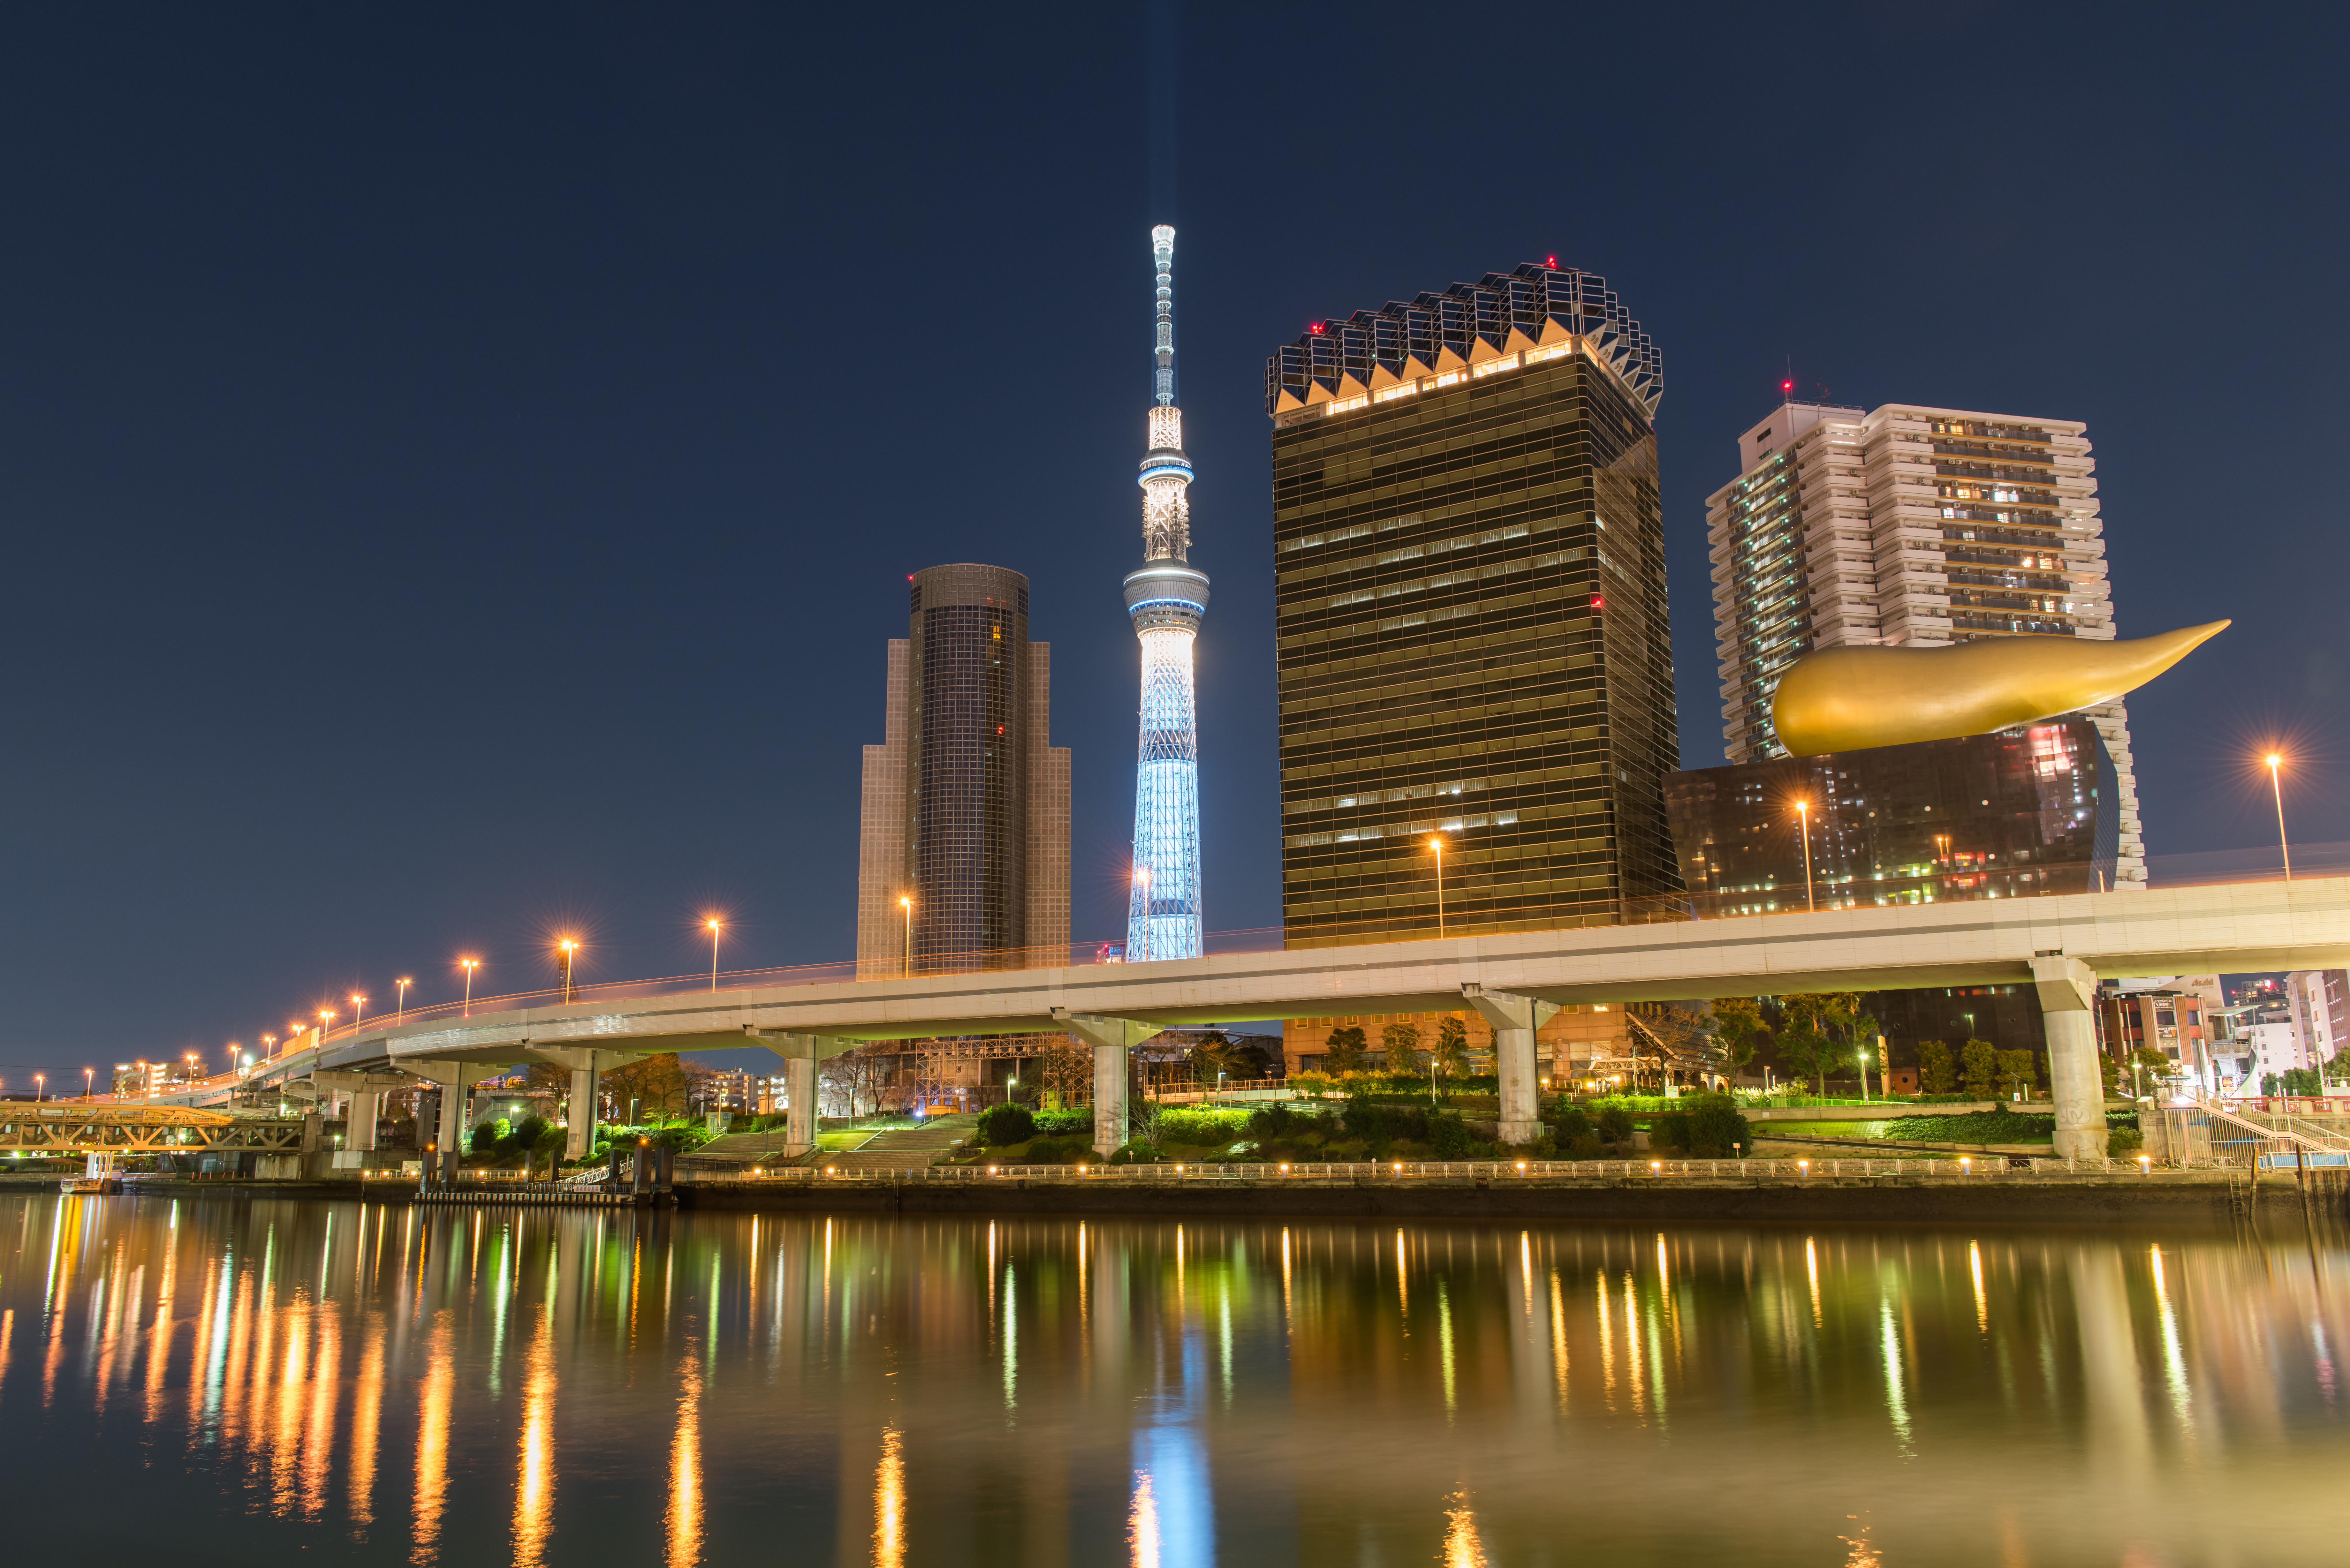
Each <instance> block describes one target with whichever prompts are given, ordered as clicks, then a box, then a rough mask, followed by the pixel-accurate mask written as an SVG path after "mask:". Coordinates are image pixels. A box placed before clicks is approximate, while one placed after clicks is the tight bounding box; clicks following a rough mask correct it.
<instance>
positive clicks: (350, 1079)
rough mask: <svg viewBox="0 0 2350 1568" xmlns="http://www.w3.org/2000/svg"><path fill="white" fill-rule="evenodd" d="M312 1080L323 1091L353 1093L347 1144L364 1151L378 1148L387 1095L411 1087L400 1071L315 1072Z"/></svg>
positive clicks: (347, 1116)
mask: <svg viewBox="0 0 2350 1568" xmlns="http://www.w3.org/2000/svg"><path fill="white" fill-rule="evenodd" d="M310 1079H311V1082H313V1083H315V1084H317V1085H318V1087H319V1088H320V1089H322V1090H332V1091H336V1092H338V1093H342V1094H347V1095H348V1096H350V1097H351V1107H350V1109H349V1110H348V1112H346V1113H345V1114H344V1117H343V1147H345V1148H347V1149H356V1150H358V1151H359V1152H360V1153H362V1154H371V1153H373V1152H374V1150H375V1128H376V1123H378V1122H380V1121H381V1120H382V1119H383V1097H384V1096H386V1095H388V1094H390V1093H392V1092H393V1091H395V1090H399V1089H405V1088H407V1087H408V1086H409V1080H408V1079H407V1078H406V1077H405V1076H404V1075H400V1074H398V1073H333V1072H328V1073H313V1074H311V1075H310Z"/></svg>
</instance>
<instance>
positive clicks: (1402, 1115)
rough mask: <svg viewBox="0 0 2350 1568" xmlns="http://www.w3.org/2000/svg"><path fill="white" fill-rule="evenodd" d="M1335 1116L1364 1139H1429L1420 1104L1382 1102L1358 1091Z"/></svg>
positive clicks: (1351, 1132)
mask: <svg viewBox="0 0 2350 1568" xmlns="http://www.w3.org/2000/svg"><path fill="white" fill-rule="evenodd" d="M1338 1119H1339V1122H1340V1124H1341V1125H1343V1126H1344V1127H1346V1129H1347V1132H1348V1133H1349V1134H1350V1135H1352V1136H1353V1137H1358V1138H1362V1139H1364V1140H1365V1141H1366V1142H1370V1141H1377V1142H1379V1143H1381V1144H1388V1143H1396V1142H1411V1143H1425V1142H1427V1141H1428V1136H1429V1135H1428V1120H1429V1118H1428V1112H1427V1110H1426V1109H1425V1108H1424V1107H1422V1106H1392V1105H1382V1104H1380V1103H1379V1102H1378V1101H1377V1100H1373V1099H1367V1098H1366V1097H1364V1096H1359V1095H1358V1096H1355V1097H1354V1098H1352V1099H1350V1100H1348V1101H1347V1108H1346V1110H1345V1111H1344V1112H1342V1113H1341V1114H1340V1116H1339V1118H1338ZM1455 1119H1456V1120H1457V1119H1458V1118H1455Z"/></svg>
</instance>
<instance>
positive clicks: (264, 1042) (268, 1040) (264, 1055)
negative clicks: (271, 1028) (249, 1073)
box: [245, 1034, 277, 1067]
mask: <svg viewBox="0 0 2350 1568" xmlns="http://www.w3.org/2000/svg"><path fill="white" fill-rule="evenodd" d="M276 1049H277V1036H276V1035H275V1034H265V1035H263V1036H262V1037H261V1059H262V1060H263V1061H267V1060H268V1059H269V1057H270V1055H271V1054H272V1053H273V1052H275V1051H276ZM245 1065H246V1066H248V1067H250V1066H252V1065H253V1059H252V1058H251V1057H247V1058H246V1059H245Z"/></svg>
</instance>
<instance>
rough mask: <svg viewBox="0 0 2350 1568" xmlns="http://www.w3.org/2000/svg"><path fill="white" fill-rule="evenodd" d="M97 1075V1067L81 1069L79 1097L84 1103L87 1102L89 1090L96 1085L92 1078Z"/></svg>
mask: <svg viewBox="0 0 2350 1568" xmlns="http://www.w3.org/2000/svg"><path fill="white" fill-rule="evenodd" d="M97 1075H98V1069H97V1068H95V1067H84V1068H83V1069H82V1070H81V1097H82V1103H83V1104H85V1105H87V1104H88V1103H89V1096H90V1091H91V1089H93V1088H94V1087H96V1085H95V1082H94V1080H95V1079H96V1077H97Z"/></svg>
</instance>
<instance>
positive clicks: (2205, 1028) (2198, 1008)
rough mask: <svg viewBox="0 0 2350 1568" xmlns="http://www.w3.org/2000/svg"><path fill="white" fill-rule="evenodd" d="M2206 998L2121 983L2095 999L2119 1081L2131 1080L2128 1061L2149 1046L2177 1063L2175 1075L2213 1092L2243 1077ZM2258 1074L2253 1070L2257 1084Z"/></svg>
mask: <svg viewBox="0 0 2350 1568" xmlns="http://www.w3.org/2000/svg"><path fill="white" fill-rule="evenodd" d="M2207 1001H2208V999H2207V998H2205V997H2203V996H2201V995H2199V994H2197V993H2196V992H2191V991H2181V990H2178V989H2177V988H2176V986H2175V985H2174V984H2173V983H2172V982H2171V981H2155V982H2153V983H2152V984H2146V983H2143V982H2138V981H2124V982H2123V983H2122V985H2121V986H2120V987H2118V988H2116V989H2115V990H2111V991H2106V992H2102V993H2101V994H2100V995H2099V997H2098V1003H2099V1010H2100V1012H2101V1013H2102V1014H2103V1016H2102V1017H2101V1018H2100V1020H2099V1023H2100V1025H2101V1028H2102V1031H2103V1033H2104V1035H2105V1046H2106V1053H2107V1054H2109V1055H2111V1056H2113V1057H2115V1058H2116V1059H2117V1060H2118V1061H2119V1062H2120V1063H2121V1064H2122V1080H2123V1082H2125V1083H2129V1082H2131V1081H2132V1075H2131V1073H2130V1070H2129V1063H2130V1059H2131V1057H2132V1056H2134V1055H2135V1054H2137V1052H2138V1051H2140V1050H2149V1051H2153V1052H2155V1053H2157V1054H2159V1055H2161V1056H2163V1057H2165V1058H2166V1059H2168V1060H2169V1061H2171V1062H2175V1063H2177V1064H2178V1076H2180V1077H2182V1078H2188V1079H2191V1080H2193V1081H2194V1082H2195V1083H2196V1084H2197V1085H2199V1086H2200V1087H2201V1088H2203V1089H2204V1090H2206V1091H2208V1092H2210V1093H2212V1094H2226V1093H2229V1092H2230V1089H2231V1087H2232V1086H2233V1085H2235V1084H2236V1082H2237V1081H2238V1080H2239V1078H2241V1075H2242V1071H2243V1069H2242V1067H2241V1064H2239V1063H2237V1062H2236V1061H2235V1059H2234V1054H2233V1053H2231V1052H2230V1048H2229V1046H2228V1044H2226V1043H2225V1041H2224V1038H2215V1036H2217V1035H2219V1033H2220V1029H2221V1027H2222V1026H2221V1024H2220V1021H2219V1020H2218V1019H2216V1018H2213V1017H2207V1016H2206V1014H2205V1007H2206V1004H2207ZM2258 1079H2259V1073H2258V1071H2257V1070H2255V1071H2254V1073H2253V1081H2254V1083H2255V1085H2257V1083H2258ZM2137 1084H2138V1085H2140V1086H2142V1087H2143V1088H2144V1090H2145V1091H2146V1092H2147V1093H2149V1094H2151V1093H2154V1092H2155V1089H2156V1085H2155V1084H2154V1083H2153V1082H2152V1081H2151V1080H2150V1078H2149V1077H2148V1076H2147V1075H2144V1074H2140V1075H2137Z"/></svg>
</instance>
